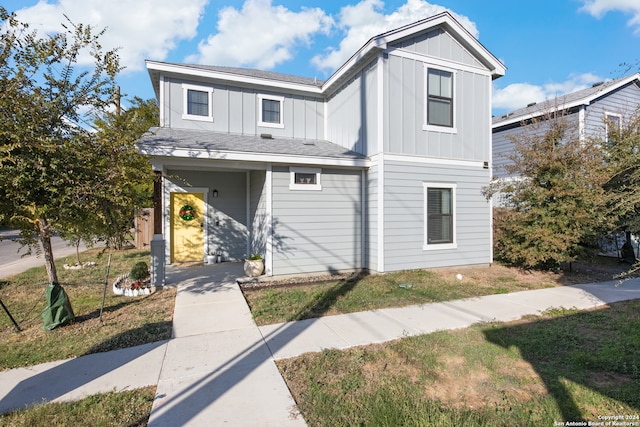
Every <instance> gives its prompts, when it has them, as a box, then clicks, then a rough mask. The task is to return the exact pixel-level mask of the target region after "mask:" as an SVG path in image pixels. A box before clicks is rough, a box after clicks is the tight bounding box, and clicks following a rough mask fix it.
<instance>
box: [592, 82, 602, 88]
mask: <svg viewBox="0 0 640 427" xmlns="http://www.w3.org/2000/svg"><path fill="white" fill-rule="evenodd" d="M603 84H604V82H597V83H594V84H592V85H591V87H598V86H601V85H603Z"/></svg>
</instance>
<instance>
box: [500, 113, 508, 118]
mask: <svg viewBox="0 0 640 427" xmlns="http://www.w3.org/2000/svg"><path fill="white" fill-rule="evenodd" d="M507 117H509V116H507V115H506V114H503V115H502V117H500V118H501V119H506V118H507Z"/></svg>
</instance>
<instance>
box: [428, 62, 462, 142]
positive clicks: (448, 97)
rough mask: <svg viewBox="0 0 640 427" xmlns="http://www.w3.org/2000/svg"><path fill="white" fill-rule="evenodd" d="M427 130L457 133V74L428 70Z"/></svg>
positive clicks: (434, 69)
mask: <svg viewBox="0 0 640 427" xmlns="http://www.w3.org/2000/svg"><path fill="white" fill-rule="evenodd" d="M426 74H427V78H426V80H427V81H426V106H425V116H426V117H425V130H439V131H444V132H455V110H454V92H455V87H454V86H455V85H454V82H455V73H454V72H453V71H446V70H440V69H436V68H427V69H426Z"/></svg>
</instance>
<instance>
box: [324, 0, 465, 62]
mask: <svg viewBox="0 0 640 427" xmlns="http://www.w3.org/2000/svg"><path fill="white" fill-rule="evenodd" d="M383 7H384V2H382V0H362V1H360V2H359V3H357V4H355V5H350V6H345V7H343V8H342V9H341V11H340V15H339V22H338V27H339V28H340V29H341V30H342V31H343V32H344V33H345V37H344V38H343V39H342V41H341V42H340V45H339V46H338V47H332V48H329V49H327V51H326V52H325V53H324V54H321V55H316V56H314V57H313V59H312V63H313V64H314V65H316V66H317V67H318V68H320V69H324V70H335V69H337V68H338V67H340V66H341V65H342V64H343V63H344V62H345V61H346V60H347V59H349V57H351V55H353V54H354V53H356V51H357V50H358V49H359V48H360V47H362V46H363V45H364V44H365V43H366V42H367V40H369V39H370V38H371V37H373V36H376V35H378V34H382V33H384V32H385V31H388V30H391V29H394V28H398V27H401V26H403V25H407V24H410V23H412V22H416V21H419V20H421V19H424V18H427V17H429V16H433V15H436V14H438V13H441V12H444V11H449V12H450V13H451V14H452V15H453V16H454V17H455V18H456V19H457V20H458V21H459V22H460V24H462V25H463V26H464V27H465V28H466V29H467V30H468V31H469V32H470V33H471V34H472V35H473V36H474V37H478V30H477V28H476V25H475V24H474V23H473V22H472V21H471V20H469V18H467V17H465V16H462V15H458V14H456V13H455V12H453V11H451V10H450V9H447V8H446V7H444V6H440V5H436V4H431V3H428V2H426V1H424V0H407V2H406V3H405V4H404V5H402V6H400V7H399V8H398V9H397V10H396V11H394V12H393V13H391V14H389V15H384V14H383V12H382V11H383Z"/></svg>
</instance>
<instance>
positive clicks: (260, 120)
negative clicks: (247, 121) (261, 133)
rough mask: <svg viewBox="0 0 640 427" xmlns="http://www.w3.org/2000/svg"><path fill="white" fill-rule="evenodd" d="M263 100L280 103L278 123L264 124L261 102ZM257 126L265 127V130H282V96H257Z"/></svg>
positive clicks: (260, 94)
mask: <svg viewBox="0 0 640 427" xmlns="http://www.w3.org/2000/svg"><path fill="white" fill-rule="evenodd" d="M265 99H266V100H269V101H277V102H279V103H280V122H279V123H273V122H265V121H264V120H263V118H262V101H264V100H265ZM258 126H261V127H267V128H278V129H283V128H284V96H278V95H267V94H262V93H259V94H258Z"/></svg>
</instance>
